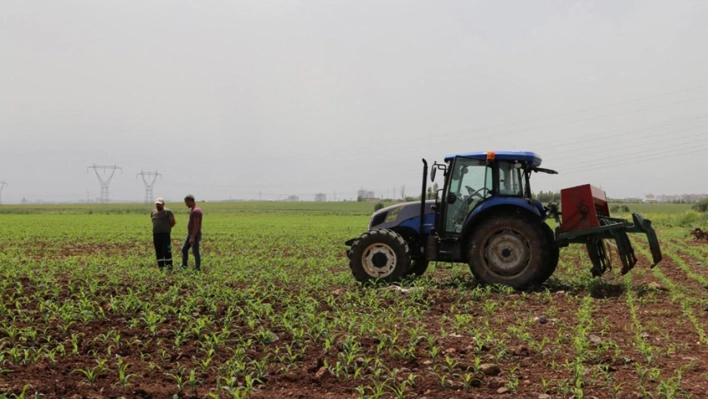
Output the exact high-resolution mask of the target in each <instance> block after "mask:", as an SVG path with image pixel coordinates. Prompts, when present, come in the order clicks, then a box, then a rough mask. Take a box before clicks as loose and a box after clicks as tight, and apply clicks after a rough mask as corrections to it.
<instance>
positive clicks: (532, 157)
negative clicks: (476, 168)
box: [445, 151, 541, 166]
mask: <svg viewBox="0 0 708 399" xmlns="http://www.w3.org/2000/svg"><path fill="white" fill-rule="evenodd" d="M490 153H494V158H495V159H498V160H500V161H520V162H528V163H530V164H532V165H533V166H541V157H540V156H539V155H538V154H536V153H535V152H530V151H489V152H487V151H476V152H463V153H459V154H450V155H446V156H445V161H451V160H452V159H453V158H455V157H464V158H473V159H480V160H485V159H487V156H488V155H489V154H490Z"/></svg>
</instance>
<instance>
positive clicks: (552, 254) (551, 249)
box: [536, 223, 560, 284]
mask: <svg viewBox="0 0 708 399" xmlns="http://www.w3.org/2000/svg"><path fill="white" fill-rule="evenodd" d="M541 228H542V229H543V232H544V233H546V241H547V242H548V245H547V247H546V248H547V250H546V258H547V259H546V262H545V266H544V267H543V273H542V274H541V275H540V276H539V279H538V280H537V281H536V284H543V283H545V282H546V280H548V279H549V278H550V277H551V276H552V275H553V273H555V271H556V268H557V267H558V260H559V259H560V248H559V247H558V244H557V243H556V236H555V234H553V230H551V227H550V226H548V225H547V224H546V223H543V224H542V225H541Z"/></svg>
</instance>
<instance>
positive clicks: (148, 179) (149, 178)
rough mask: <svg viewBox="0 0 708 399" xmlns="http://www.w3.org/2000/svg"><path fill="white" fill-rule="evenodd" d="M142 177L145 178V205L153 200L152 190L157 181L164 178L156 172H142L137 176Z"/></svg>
mask: <svg viewBox="0 0 708 399" xmlns="http://www.w3.org/2000/svg"><path fill="white" fill-rule="evenodd" d="M137 176H140V177H142V178H143V183H145V203H146V204H149V203H150V201H152V200H153V198H152V188H153V187H155V181H157V177H158V176H162V175H161V174H160V173H158V172H157V171H154V172H143V171H142V170H141V171H140V173H138V174H137V175H136V177H137Z"/></svg>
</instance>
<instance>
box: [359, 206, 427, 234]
mask: <svg viewBox="0 0 708 399" xmlns="http://www.w3.org/2000/svg"><path fill="white" fill-rule="evenodd" d="M433 204H435V201H434V200H428V201H425V216H428V215H432V214H433V209H432V207H433ZM424 219H425V221H426V222H427V221H428V219H430V223H432V222H433V220H434V219H431V218H428V217H425V218H424ZM419 223H420V201H415V202H404V203H401V204H395V205H391V206H389V207H386V208H383V209H379V210H378V211H376V212H374V214H373V215H371V220H369V230H372V229H390V228H393V227H410V228H412V229H414V230H416V231H417V230H418V227H419ZM430 227H432V225H431V226H426V230H428V229H429V228H430Z"/></svg>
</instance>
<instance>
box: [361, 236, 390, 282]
mask: <svg viewBox="0 0 708 399" xmlns="http://www.w3.org/2000/svg"><path fill="white" fill-rule="evenodd" d="M361 264H362V266H363V267H364V270H365V271H366V274H368V275H369V276H372V277H374V278H384V277H388V276H389V275H390V274H391V273H393V271H394V270H395V269H396V252H395V251H394V250H393V248H391V247H390V246H388V245H386V244H381V243H377V244H371V245H369V246H368V247H366V249H365V250H364V253H363V254H362V255H361Z"/></svg>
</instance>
